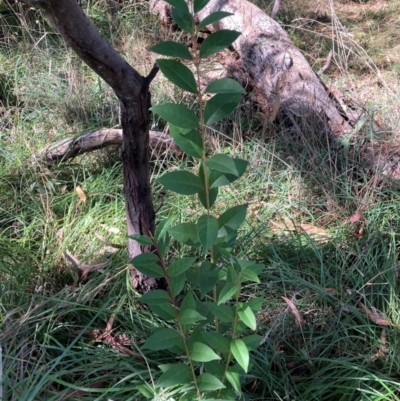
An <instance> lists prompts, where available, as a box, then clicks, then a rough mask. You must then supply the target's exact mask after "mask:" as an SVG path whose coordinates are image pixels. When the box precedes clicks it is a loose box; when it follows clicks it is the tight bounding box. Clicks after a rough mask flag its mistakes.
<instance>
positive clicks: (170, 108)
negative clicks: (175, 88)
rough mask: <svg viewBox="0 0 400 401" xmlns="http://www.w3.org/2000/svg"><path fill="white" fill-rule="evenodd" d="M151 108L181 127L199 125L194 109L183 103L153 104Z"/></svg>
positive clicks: (192, 127) (189, 127) (191, 127)
mask: <svg viewBox="0 0 400 401" xmlns="http://www.w3.org/2000/svg"><path fill="white" fill-rule="evenodd" d="M150 110H152V111H153V112H154V113H157V114H159V115H160V116H161V117H162V118H163V119H164V120H166V121H168V122H169V123H172V124H174V125H176V126H177V127H180V128H188V129H195V128H197V127H198V126H199V120H198V119H197V116H196V114H195V113H194V111H193V110H190V109H189V108H187V107H186V106H184V105H183V104H175V103H164V104H159V105H157V106H153V107H151V108H150Z"/></svg>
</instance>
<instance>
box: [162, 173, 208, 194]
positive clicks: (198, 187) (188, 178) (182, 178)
mask: <svg viewBox="0 0 400 401" xmlns="http://www.w3.org/2000/svg"><path fill="white" fill-rule="evenodd" d="M157 181H158V182H159V183H160V184H162V185H164V187H165V188H167V189H169V190H170V191H173V192H176V193H178V194H181V195H194V194H197V193H199V192H200V191H202V190H203V189H204V188H203V184H202V182H201V181H200V179H199V177H197V175H194V174H192V173H190V172H189V171H172V172H170V173H165V174H163V175H162V176H161V177H160V178H158V179H157Z"/></svg>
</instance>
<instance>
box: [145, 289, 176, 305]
mask: <svg viewBox="0 0 400 401" xmlns="http://www.w3.org/2000/svg"><path fill="white" fill-rule="evenodd" d="M139 301H140V302H143V303H145V304H147V305H163V304H165V303H169V301H170V299H169V295H168V293H167V291H164V290H152V291H149V292H146V294H143V295H142V296H141V297H140V298H139Z"/></svg>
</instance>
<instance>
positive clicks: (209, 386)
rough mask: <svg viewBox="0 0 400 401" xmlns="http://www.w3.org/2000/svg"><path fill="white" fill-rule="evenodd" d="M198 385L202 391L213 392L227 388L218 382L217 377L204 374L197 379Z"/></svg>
mask: <svg viewBox="0 0 400 401" xmlns="http://www.w3.org/2000/svg"><path fill="white" fill-rule="evenodd" d="M197 385H198V386H199V389H200V390H202V391H213V390H219V389H220V388H225V387H226V386H224V385H223V384H222V382H221V381H220V380H218V379H217V378H216V377H215V376H213V375H210V374H209V373H202V374H201V375H200V376H199V377H198V378H197Z"/></svg>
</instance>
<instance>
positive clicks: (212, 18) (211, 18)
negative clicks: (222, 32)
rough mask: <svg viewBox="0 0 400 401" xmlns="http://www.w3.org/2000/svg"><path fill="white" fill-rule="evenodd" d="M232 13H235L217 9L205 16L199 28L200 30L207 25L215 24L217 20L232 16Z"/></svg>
mask: <svg viewBox="0 0 400 401" xmlns="http://www.w3.org/2000/svg"><path fill="white" fill-rule="evenodd" d="M231 15H234V14H231V13H228V12H226V11H216V12H214V13H211V14H210V15H208V16H207V17H206V18H204V19H203V20H202V21H200V23H199V28H198V29H199V30H200V29H203V28H204V27H206V26H207V25H210V24H214V23H215V22H217V21H220V20H221V19H223V18H226V17H230V16H231Z"/></svg>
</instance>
